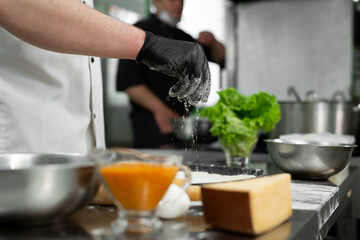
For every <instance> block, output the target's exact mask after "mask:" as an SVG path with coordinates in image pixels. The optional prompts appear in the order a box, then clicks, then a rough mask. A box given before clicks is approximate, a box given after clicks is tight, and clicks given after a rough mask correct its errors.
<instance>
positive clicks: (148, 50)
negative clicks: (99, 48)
mask: <svg viewBox="0 0 360 240" xmlns="http://www.w3.org/2000/svg"><path fill="white" fill-rule="evenodd" d="M136 61H137V62H138V63H143V64H145V65H147V66H148V67H149V68H150V69H151V70H155V71H159V72H162V73H165V74H167V75H170V76H174V77H176V78H178V79H179V81H178V82H177V83H176V84H175V85H174V86H172V87H171V88H170V90H169V95H170V96H171V97H177V98H178V99H179V101H184V100H185V101H188V102H189V103H190V104H191V105H195V104H196V103H198V102H199V101H202V102H206V101H207V99H208V97H209V93H210V86H211V79H210V71H209V64H208V61H207V59H206V56H205V54H204V50H203V48H202V46H201V45H200V44H198V43H192V42H186V41H179V40H173V39H168V38H164V37H160V36H157V35H155V34H153V33H151V32H146V37H145V42H144V45H143V46H142V48H141V50H140V52H139V54H138V56H137V57H136Z"/></svg>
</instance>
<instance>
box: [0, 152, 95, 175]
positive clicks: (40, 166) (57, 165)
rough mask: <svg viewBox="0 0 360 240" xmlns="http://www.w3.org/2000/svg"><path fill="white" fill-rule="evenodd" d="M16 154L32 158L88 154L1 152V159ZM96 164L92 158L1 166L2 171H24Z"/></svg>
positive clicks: (0, 170)
mask: <svg viewBox="0 0 360 240" xmlns="http://www.w3.org/2000/svg"><path fill="white" fill-rule="evenodd" d="M14 155H18V156H19V157H22V156H23V157H28V158H31V157H33V156H37V155H39V156H44V157H46V156H48V157H79V158H80V157H83V158H84V159H87V155H86V154H81V153H27V152H22V153H1V154H0V159H1V157H6V156H9V157H13V156H14ZM95 166H96V164H95V162H93V161H90V160H86V161H84V160H79V161H78V162H75V161H74V162H65V163H51V162H49V163H48V164H36V163H35V164H33V165H31V166H18V167H14V168H8V167H6V168H5V167H2V166H0V172H4V171H20V170H21V171H23V170H29V169H31V170H60V169H71V168H84V167H95Z"/></svg>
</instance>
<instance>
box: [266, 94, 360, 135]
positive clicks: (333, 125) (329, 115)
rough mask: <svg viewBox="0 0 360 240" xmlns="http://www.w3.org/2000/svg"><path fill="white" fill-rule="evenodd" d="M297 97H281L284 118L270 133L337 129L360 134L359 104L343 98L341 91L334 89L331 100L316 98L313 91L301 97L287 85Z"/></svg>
mask: <svg viewBox="0 0 360 240" xmlns="http://www.w3.org/2000/svg"><path fill="white" fill-rule="evenodd" d="M288 93H289V94H294V96H295V97H296V101H286V102H284V101H282V102H281V101H280V102H279V104H280V108H281V120H280V121H279V123H278V124H277V125H276V126H275V128H274V130H272V131H271V132H270V133H269V136H270V138H278V137H279V136H280V135H283V134H288V133H325V132H329V133H335V134H345V135H354V136H357V135H358V134H357V132H358V130H359V128H358V118H359V111H360V107H359V105H358V104H356V103H354V102H348V101H346V100H345V99H344V97H343V94H342V93H341V92H335V93H334V95H333V98H332V100H330V101H329V100H324V99H317V94H316V92H314V91H311V92H308V93H307V99H306V100H302V99H301V98H300V96H299V95H298V94H297V93H296V91H295V89H294V88H291V87H290V88H289V89H288Z"/></svg>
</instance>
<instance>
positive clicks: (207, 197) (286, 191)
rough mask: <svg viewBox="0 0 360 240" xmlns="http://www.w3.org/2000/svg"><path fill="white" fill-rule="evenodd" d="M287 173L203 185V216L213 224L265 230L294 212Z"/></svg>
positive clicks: (258, 231)
mask: <svg viewBox="0 0 360 240" xmlns="http://www.w3.org/2000/svg"><path fill="white" fill-rule="evenodd" d="M290 183H291V175H290V174H287V173H282V174H277V175H272V176H265V177H259V178H253V179H248V180H242V181H234V182H226V183H212V184H205V185H203V186H202V187H201V195H202V202H203V211H204V217H205V220H206V222H207V223H208V224H210V225H213V226H214V227H218V228H223V229H226V230H230V231H236V232H242V233H246V234H252V235H258V234H261V233H263V232H266V231H268V230H270V229H272V228H274V227H276V226H278V225H279V224H281V223H282V222H284V221H285V220H287V219H288V218H289V217H290V216H291V215H292V209H291V189H290Z"/></svg>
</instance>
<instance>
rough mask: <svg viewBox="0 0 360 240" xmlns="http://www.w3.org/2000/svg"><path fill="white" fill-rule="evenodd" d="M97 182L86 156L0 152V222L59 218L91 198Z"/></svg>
mask: <svg viewBox="0 0 360 240" xmlns="http://www.w3.org/2000/svg"><path fill="white" fill-rule="evenodd" d="M98 185H99V184H98V181H97V177H96V171H95V163H93V162H91V161H90V160H89V159H88V158H87V156H86V155H80V154H32V153H14V154H0V192H1V194H0V223H1V224H11V225H12V224H16V225H44V224H53V223H57V222H60V221H63V220H65V219H66V218H67V217H68V216H69V215H71V214H73V213H75V212H76V211H78V210H80V209H81V208H83V207H84V206H86V205H87V204H88V203H89V202H90V201H91V199H92V198H93V197H94V196H95V193H96V191H97V189H98Z"/></svg>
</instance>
